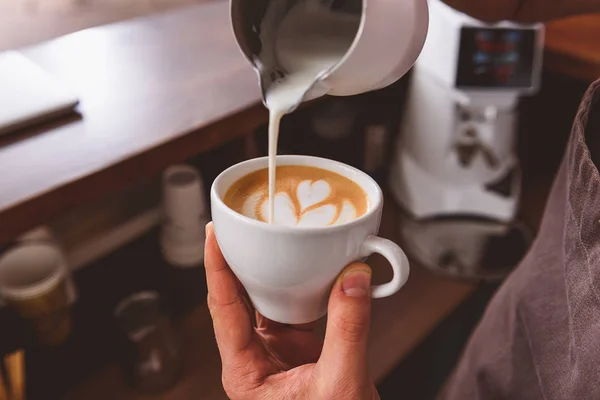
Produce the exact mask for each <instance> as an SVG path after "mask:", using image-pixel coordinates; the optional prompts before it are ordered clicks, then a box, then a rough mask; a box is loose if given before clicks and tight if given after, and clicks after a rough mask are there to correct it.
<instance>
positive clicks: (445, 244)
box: [398, 212, 534, 282]
mask: <svg viewBox="0 0 600 400" xmlns="http://www.w3.org/2000/svg"><path fill="white" fill-rule="evenodd" d="M398 236H399V240H400V245H401V246H402V248H403V249H404V251H405V252H406V254H407V255H408V256H409V258H411V259H412V260H413V261H415V262H417V263H419V264H421V265H423V266H424V267H426V268H428V269H430V270H432V271H433V272H435V273H438V274H442V275H445V276H450V277H454V278H457V279H463V280H477V281H488V282H494V281H501V280H503V279H504V278H506V276H507V275H508V274H510V273H511V271H512V270H513V269H514V268H515V267H516V266H517V265H518V264H519V263H520V262H521V260H522V258H523V257H524V256H525V253H526V252H527V251H528V250H529V247H530V246H531V243H532V242H533V239H534V234H533V232H532V231H531V230H530V229H529V228H528V227H527V226H526V225H525V224H524V223H522V222H520V221H518V220H516V221H514V222H512V223H509V224H506V223H499V222H496V221H491V220H485V219H481V218H475V217H463V216H452V217H444V218H432V219H427V220H416V219H414V218H413V217H412V216H410V215H408V214H407V213H405V212H400V213H399V235H398Z"/></svg>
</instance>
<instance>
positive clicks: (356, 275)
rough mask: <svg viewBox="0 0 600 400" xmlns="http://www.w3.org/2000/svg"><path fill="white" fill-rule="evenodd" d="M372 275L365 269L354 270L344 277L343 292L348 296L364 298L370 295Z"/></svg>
mask: <svg viewBox="0 0 600 400" xmlns="http://www.w3.org/2000/svg"><path fill="white" fill-rule="evenodd" d="M370 287H371V273H370V271H369V270H365V269H354V270H350V271H348V272H346V273H345V274H344V276H343V277H342V290H343V291H344V293H345V294H346V296H350V297H364V296H368V295H369V290H370Z"/></svg>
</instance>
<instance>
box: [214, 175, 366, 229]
mask: <svg viewBox="0 0 600 400" xmlns="http://www.w3.org/2000/svg"><path fill="white" fill-rule="evenodd" d="M306 181H308V182H311V183H314V182H318V181H325V182H327V184H328V185H329V187H330V189H331V191H330V193H329V195H328V196H327V197H326V198H325V199H324V200H322V201H320V202H318V203H315V204H312V205H310V206H309V207H307V208H305V209H304V210H303V209H302V206H301V204H300V199H299V198H298V196H297V190H298V186H299V185H300V184H301V183H302V182H306ZM257 193H259V194H260V200H259V201H258V202H257V203H256V210H255V211H256V212H255V215H256V216H257V219H258V220H260V221H263V222H268V216H267V215H263V214H262V212H261V206H262V205H263V204H264V202H265V201H268V197H269V170H268V168H264V169H261V170H258V171H254V172H251V173H250V174H248V175H246V176H243V177H242V178H240V179H238V180H237V181H235V182H234V183H233V185H231V187H230V188H229V189H228V190H227V192H226V193H225V196H223V202H224V203H225V204H226V205H227V206H228V207H229V208H231V209H232V210H234V211H236V212H237V213H240V214H243V212H242V209H243V207H244V203H245V202H246V200H247V199H248V198H249V197H250V196H253V195H256V194H257ZM275 193H276V194H280V193H285V194H287V196H288V197H289V199H290V200H291V201H292V204H293V205H294V209H295V211H296V218H297V219H300V218H301V217H302V216H303V215H304V214H306V213H307V212H309V211H312V210H315V209H317V208H319V207H322V206H328V205H333V206H335V207H336V210H337V213H336V215H335V217H334V218H333V220H332V221H336V220H337V219H338V218H339V215H340V212H341V210H342V206H343V205H344V202H345V201H346V202H349V203H350V204H352V205H353V206H354V209H355V210H356V218H358V217H360V216H362V215H364V214H365V213H366V212H367V211H368V209H369V199H368V196H367V194H366V192H365V191H364V190H363V189H362V188H361V187H360V186H359V185H358V184H357V183H356V182H353V181H352V180H350V179H348V178H346V177H344V176H342V175H340V174H337V173H335V172H332V171H328V170H326V169H322V168H318V167H310V166H303V165H302V166H300V165H283V166H278V167H277V176H276V189H275Z"/></svg>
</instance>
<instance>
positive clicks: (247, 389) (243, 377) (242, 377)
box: [221, 364, 264, 400]
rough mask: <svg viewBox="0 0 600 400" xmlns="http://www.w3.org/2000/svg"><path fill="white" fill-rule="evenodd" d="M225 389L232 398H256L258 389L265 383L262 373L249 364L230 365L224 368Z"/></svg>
mask: <svg viewBox="0 0 600 400" xmlns="http://www.w3.org/2000/svg"><path fill="white" fill-rule="evenodd" d="M221 383H222V385H223V389H224V390H225V393H227V396H228V397H229V398H230V399H232V400H245V399H254V398H256V397H255V394H256V391H257V390H258V389H259V388H260V387H261V386H262V384H263V383H264V378H263V376H262V374H261V373H260V372H259V371H257V370H256V369H255V368H250V367H249V366H248V365H247V364H243V365H230V366H227V367H225V368H224V369H223V375H222V379H221Z"/></svg>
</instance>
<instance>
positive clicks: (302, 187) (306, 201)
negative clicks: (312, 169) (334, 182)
mask: <svg viewBox="0 0 600 400" xmlns="http://www.w3.org/2000/svg"><path fill="white" fill-rule="evenodd" d="M330 194H331V186H329V184H328V183H327V182H325V181H323V180H320V181H316V182H311V181H302V182H300V184H299V185H298V188H297V189H296V196H297V197H298V202H299V203H300V207H301V210H300V212H304V210H306V209H307V208H309V207H311V206H314V205H315V204H319V203H321V202H322V201H324V200H326V199H327V198H328V197H329V195H330Z"/></svg>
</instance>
